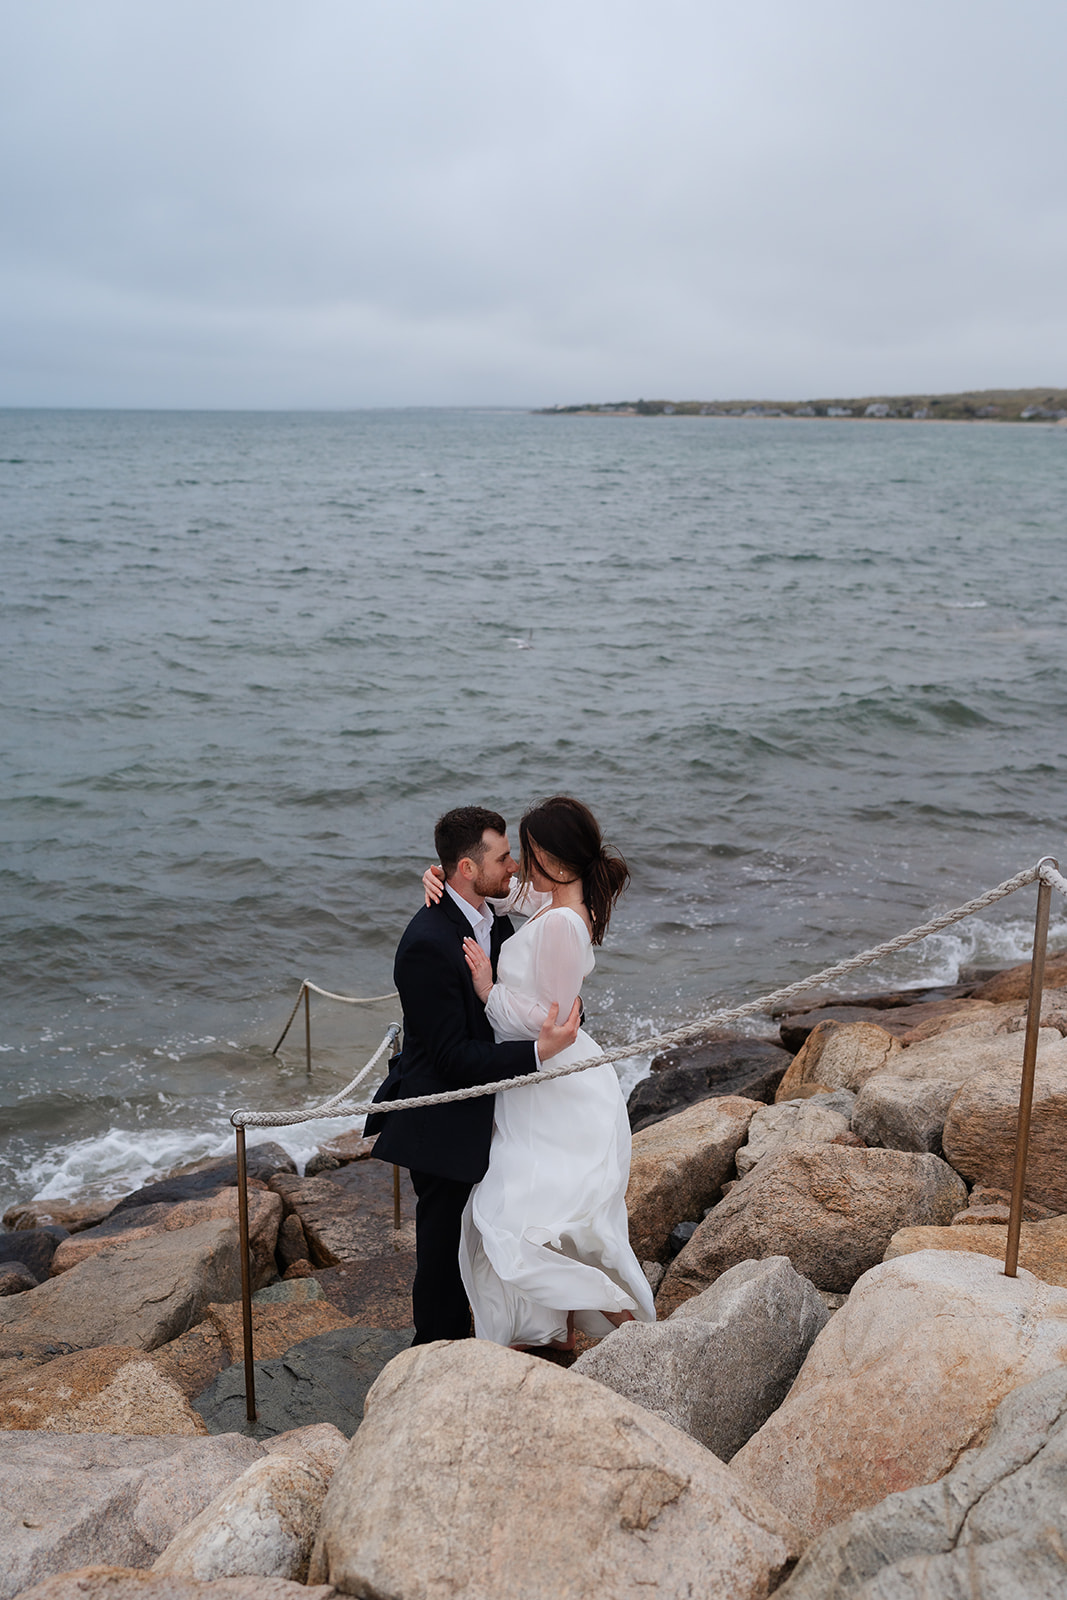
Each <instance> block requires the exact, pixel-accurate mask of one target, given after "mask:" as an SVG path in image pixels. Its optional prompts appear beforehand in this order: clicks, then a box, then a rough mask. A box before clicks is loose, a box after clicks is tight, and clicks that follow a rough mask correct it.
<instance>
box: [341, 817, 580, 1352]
mask: <svg viewBox="0 0 1067 1600" xmlns="http://www.w3.org/2000/svg"><path fill="white" fill-rule="evenodd" d="M506 829H507V824H506V823H505V821H504V818H503V817H501V816H499V815H498V814H497V813H496V812H495V811H487V810H485V808H484V807H482V806H461V807H460V808H459V809H458V810H456V811H449V812H446V814H445V815H444V816H443V817H442V818H441V820H440V821H439V822H438V824H437V827H436V828H435V829H434V844H435V846H436V849H437V855H438V859H439V861H440V863H441V867H442V869H443V871H444V875H445V889H444V893H443V894H442V896H441V900H440V903H439V904H438V905H435V906H425V907H424V908H423V909H422V910H421V911H419V912H418V913H417V914H416V915H415V916H414V917H413V918H412V919H411V921H410V922H409V923H408V926H407V928H406V929H405V930H404V935H403V937H402V939H401V940H400V944H399V946H398V948H397V953H396V962H395V964H394V967H393V982H394V983H395V984H396V987H397V989H398V990H399V992H400V1003H401V1005H402V1006H403V1010H404V1048H403V1050H402V1051H401V1053H400V1055H399V1056H397V1057H396V1059H395V1061H394V1062H393V1064H392V1066H391V1067H390V1069H389V1074H388V1076H387V1077H386V1079H385V1082H384V1083H383V1084H382V1086H381V1088H380V1089H379V1090H378V1092H377V1094H376V1095H375V1097H374V1098H375V1099H376V1100H395V1099H411V1098H413V1097H415V1096H417V1095H424V1094H441V1093H444V1092H445V1091H447V1090H449V1089H460V1088H469V1087H472V1086H474V1085H475V1084H480V1083H495V1082H496V1081H497V1080H498V1079H501V1078H517V1077H520V1076H522V1075H524V1074H526V1073H530V1072H536V1071H537V1068H538V1065H539V1063H540V1062H544V1061H548V1060H550V1059H551V1057H552V1056H555V1055H558V1054H559V1052H560V1051H561V1050H565V1049H567V1047H568V1046H569V1045H572V1044H573V1043H574V1041H575V1039H576V1038H577V1035H578V1019H579V1013H580V1004H579V1002H578V1001H577V1000H576V1001H575V1002H574V1006H573V1007H572V1009H571V1013H570V1016H569V1017H568V1018H567V1019H566V1021H565V1022H562V1023H560V1022H559V1021H558V1020H557V1019H558V1013H559V1007H558V1006H556V1005H553V1006H552V1008H551V1010H550V1011H549V1014H548V1017H547V1019H546V1021H545V1025H544V1027H543V1028H542V1029H541V1032H540V1034H539V1035H538V1038H537V1040H536V1043H534V1042H532V1041H525V1040H520V1041H516V1042H512V1043H506V1044H495V1043H494V1042H493V1030H492V1027H491V1026H490V1024H489V1021H488V1019H487V1017H486V1015H485V1007H484V1006H483V1005H482V1003H481V1001H480V1000H479V999H478V997H477V995H476V994H475V992H474V985H473V983H472V981H471V975H470V969H469V968H468V966H467V962H466V959H465V958H464V955H463V940H464V939H465V938H470V937H472V936H473V937H474V938H475V939H476V940H477V942H478V943H479V944H480V945H481V947H482V949H483V950H484V951H485V953H486V955H487V956H488V957H489V959H490V961H491V962H492V966H493V975H494V977H495V975H496V963H497V956H498V955H499V953H500V946H501V945H502V944H503V942H504V940H505V939H506V938H507V937H508V936H509V934H511V933H513V932H514V928H513V927H512V925H511V921H510V919H509V918H507V917H497V916H494V914H493V911H492V908H491V907H489V906H487V905H486V903H485V901H486V896H487V895H488V896H492V897H493V898H500V897H503V896H505V895H507V893H508V891H509V889H510V886H511V878H512V874H513V873H515V872H517V870H518V865H517V863H516V862H515V861H514V860H513V858H512V855H511V847H510V845H509V843H508V837H507V832H506ZM493 1099H494V1097H493V1096H492V1095H480V1096H478V1097H477V1098H472V1099H470V1100H456V1101H453V1102H452V1104H451V1105H444V1106H427V1107H424V1108H422V1109H421V1110H417V1111H397V1112H392V1113H389V1114H387V1115H383V1114H381V1113H378V1114H372V1115H371V1116H370V1117H368V1118H367V1128H366V1131H367V1132H368V1133H377V1134H378V1141H377V1143H376V1144H375V1146H374V1154H375V1155H376V1156H378V1157H380V1158H381V1160H383V1161H391V1162H394V1163H395V1164H396V1165H397V1166H400V1167H407V1168H408V1170H409V1171H410V1173H411V1182H412V1185H413V1187H414V1190H415V1195H416V1200H417V1204H416V1208H415V1256H416V1265H415V1283H414V1286H413V1288H412V1294H411V1299H412V1309H413V1312H414V1321H415V1339H414V1343H415V1344H429V1343H430V1342H431V1341H432V1340H434V1339H465V1338H467V1337H468V1336H469V1334H470V1306H469V1304H468V1302H467V1294H466V1291H465V1289H464V1287H463V1280H462V1278H461V1277H460V1274H459V1236H460V1223H461V1220H462V1216H463V1208H464V1206H465V1205H466V1203H467V1197H468V1196H469V1194H470V1192H471V1189H472V1187H473V1186H474V1184H476V1183H477V1182H478V1181H479V1180H480V1179H481V1178H483V1177H484V1176H485V1172H486V1168H487V1167H488V1165H489V1143H490V1140H491V1139H492V1135H493Z"/></svg>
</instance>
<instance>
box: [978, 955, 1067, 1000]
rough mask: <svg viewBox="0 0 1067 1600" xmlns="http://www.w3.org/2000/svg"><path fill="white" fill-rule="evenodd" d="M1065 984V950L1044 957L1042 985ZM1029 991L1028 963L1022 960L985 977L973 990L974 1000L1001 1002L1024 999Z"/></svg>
mask: <svg viewBox="0 0 1067 1600" xmlns="http://www.w3.org/2000/svg"><path fill="white" fill-rule="evenodd" d="M1064 985H1067V950H1063V951H1061V952H1060V953H1059V954H1058V955H1051V956H1046V957H1045V974H1044V987H1045V988H1046V989H1061V988H1063V987H1064ZM1029 993H1030V963H1029V961H1023V962H1021V963H1020V964H1019V966H1017V967H1007V968H1005V970H1004V971H1003V972H998V973H997V974H996V976H995V977H993V978H987V979H986V981H985V983H980V984H979V985H978V987H977V988H976V989H975V990H974V998H975V999H976V1000H992V1001H993V1002H994V1003H995V1004H1003V1002H1004V1001H1005V1000H1025V999H1026V997H1027V996H1028V994H1029Z"/></svg>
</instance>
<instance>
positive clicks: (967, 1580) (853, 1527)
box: [778, 1367, 1067, 1600]
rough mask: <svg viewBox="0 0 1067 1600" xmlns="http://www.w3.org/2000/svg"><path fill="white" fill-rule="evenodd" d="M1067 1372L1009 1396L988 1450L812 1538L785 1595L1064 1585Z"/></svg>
mask: <svg viewBox="0 0 1067 1600" xmlns="http://www.w3.org/2000/svg"><path fill="white" fill-rule="evenodd" d="M1065 1545H1067V1367H1058V1368H1056V1369H1055V1370H1054V1371H1052V1372H1048V1373H1046V1374H1045V1375H1044V1376H1043V1377H1041V1378H1038V1379H1036V1380H1035V1381H1034V1382H1033V1383H1028V1384H1026V1385H1025V1386H1024V1387H1023V1388H1020V1389H1016V1390H1015V1391H1014V1392H1013V1393H1012V1394H1010V1395H1009V1396H1008V1398H1007V1399H1006V1400H1004V1401H1002V1402H1001V1404H1000V1406H999V1407H998V1409H997V1412H996V1416H995V1418H994V1420H993V1424H992V1428H991V1430H990V1434H989V1439H988V1442H987V1443H986V1445H985V1446H984V1448H981V1449H977V1450H970V1451H968V1452H967V1453H966V1454H965V1455H964V1456H963V1457H962V1458H961V1460H960V1462H959V1464H958V1465H957V1466H956V1467H954V1468H953V1469H952V1471H950V1472H949V1473H947V1474H946V1475H945V1476H944V1477H943V1478H941V1479H940V1480H939V1481H938V1482H937V1483H931V1484H923V1485H921V1486H920V1487H918V1488H915V1489H908V1490H905V1491H904V1492H903V1493H901V1494H891V1495H889V1496H888V1498H887V1499H885V1500H882V1501H880V1502H879V1503H878V1504H877V1505H875V1506H872V1507H871V1508H870V1509H869V1510H866V1511H858V1512H856V1514H855V1515H854V1516H851V1517H849V1518H848V1519H847V1520H846V1521H845V1522H841V1523H839V1524H838V1525H837V1526H836V1527H834V1528H831V1529H830V1530H829V1531H828V1532H827V1533H825V1534H823V1535H822V1537H821V1538H820V1539H818V1540H816V1542H815V1543H814V1544H813V1545H811V1546H810V1547H809V1549H808V1551H807V1553H806V1554H805V1555H804V1557H803V1559H802V1560H801V1562H800V1564H799V1566H798V1567H797V1568H796V1570H795V1572H794V1573H793V1575H792V1577H791V1578H790V1579H789V1580H788V1582H787V1583H785V1584H784V1585H783V1586H782V1588H780V1589H779V1590H778V1594H779V1595H780V1596H782V1597H783V1600H852V1597H853V1596H855V1597H856V1600H859V1597H860V1596H862V1597H863V1600H916V1597H917V1596H921V1595H930V1596H935V1595H936V1596H937V1597H938V1600H975V1597H983V1600H994V1597H996V1600H1014V1597H1017V1600H1033V1597H1036V1596H1044V1595H1048V1596H1050V1597H1051V1596H1056V1595H1060V1594H1062V1593H1063V1592H1064V1589H1065V1587H1067V1564H1065V1561H1064V1547H1065Z"/></svg>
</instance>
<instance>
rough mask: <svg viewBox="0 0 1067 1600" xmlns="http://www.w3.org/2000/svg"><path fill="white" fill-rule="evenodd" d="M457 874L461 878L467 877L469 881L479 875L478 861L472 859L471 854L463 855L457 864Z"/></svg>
mask: <svg viewBox="0 0 1067 1600" xmlns="http://www.w3.org/2000/svg"><path fill="white" fill-rule="evenodd" d="M456 875H457V876H458V877H460V878H466V879H467V882H468V883H469V882H470V881H471V880H472V879H473V878H476V877H477V876H478V863H477V862H476V861H472V860H471V858H470V856H461V858H460V860H459V862H458V863H457V865H456Z"/></svg>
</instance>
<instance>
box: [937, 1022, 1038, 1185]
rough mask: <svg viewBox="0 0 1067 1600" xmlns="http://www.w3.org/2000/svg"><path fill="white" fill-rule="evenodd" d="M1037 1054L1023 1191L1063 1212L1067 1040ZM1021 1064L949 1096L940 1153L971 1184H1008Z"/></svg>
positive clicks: (997, 1071) (977, 1079) (1012, 1164)
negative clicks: (949, 1100)
mask: <svg viewBox="0 0 1067 1600" xmlns="http://www.w3.org/2000/svg"><path fill="white" fill-rule="evenodd" d="M1056 1038H1057V1043H1056V1044H1055V1045H1054V1046H1050V1047H1048V1048H1045V1049H1042V1050H1040V1051H1039V1054H1038V1062H1037V1070H1036V1073H1035V1078H1034V1099H1033V1111H1032V1114H1031V1121H1030V1144H1029V1153H1028V1157H1027V1166H1026V1196H1027V1198H1028V1199H1030V1200H1035V1201H1037V1203H1038V1204H1039V1205H1045V1206H1048V1207H1049V1208H1050V1209H1051V1210H1053V1211H1056V1212H1062V1211H1067V1162H1065V1161H1064V1150H1065V1149H1067V1039H1061V1038H1059V1036H1058V1035H1057V1036H1056ZM1021 1081H1022V1066H1021V1063H1020V1064H1019V1065H1017V1066H1012V1067H1006V1066H1005V1067H1001V1068H999V1069H994V1070H993V1071H989V1072H983V1073H981V1074H980V1075H979V1076H978V1077H975V1078H972V1079H971V1080H970V1081H969V1082H968V1083H965V1084H964V1085H963V1087H962V1088H961V1089H960V1091H959V1093H958V1094H957V1095H956V1097H955V1099H954V1100H953V1101H952V1104H951V1106H950V1107H949V1111H948V1115H947V1116H946V1118H945V1129H944V1134H943V1136H942V1139H943V1145H944V1150H945V1157H946V1159H947V1160H948V1161H950V1162H951V1163H952V1165H953V1166H954V1167H955V1169H956V1171H957V1172H960V1173H962V1174H963V1176H964V1177H965V1178H968V1179H970V1180H971V1181H972V1182H975V1183H982V1184H986V1185H989V1186H992V1187H995V1188H1001V1189H1010V1188H1011V1184H1012V1176H1013V1173H1014V1170H1015V1141H1016V1129H1017V1126H1018V1106H1019V1089H1020V1083H1021Z"/></svg>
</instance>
